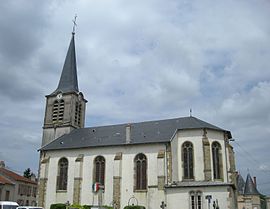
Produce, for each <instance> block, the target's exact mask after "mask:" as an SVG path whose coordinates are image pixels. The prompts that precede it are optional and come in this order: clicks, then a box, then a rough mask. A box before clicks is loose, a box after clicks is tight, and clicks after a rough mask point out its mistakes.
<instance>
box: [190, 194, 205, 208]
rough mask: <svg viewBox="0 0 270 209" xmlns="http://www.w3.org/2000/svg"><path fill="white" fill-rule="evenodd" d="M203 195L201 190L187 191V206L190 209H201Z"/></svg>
mask: <svg viewBox="0 0 270 209" xmlns="http://www.w3.org/2000/svg"><path fill="white" fill-rule="evenodd" d="M202 200H203V195H202V192H201V191H190V192H189V208H190V209H203V202H202Z"/></svg>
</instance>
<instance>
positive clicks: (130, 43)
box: [0, 0, 270, 195]
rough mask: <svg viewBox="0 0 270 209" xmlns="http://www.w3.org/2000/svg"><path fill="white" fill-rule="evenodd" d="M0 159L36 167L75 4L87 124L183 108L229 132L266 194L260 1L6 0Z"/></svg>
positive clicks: (267, 97)
mask: <svg viewBox="0 0 270 209" xmlns="http://www.w3.org/2000/svg"><path fill="white" fill-rule="evenodd" d="M0 13H1V16H2V17H1V18H0V112H1V114H0V160H4V161H5V164H6V166H7V167H8V168H10V169H12V170H14V171H17V172H20V173H23V171H24V170H25V169H26V168H30V169H31V170H32V171H34V172H35V173H37V170H38V160H39V153H38V151H37V150H38V149H39V148H40V145H41V137H42V125H43V120H44V112H45V95H48V94H50V93H52V92H53V91H54V90H55V89H56V87H57V84H58V81H59V78H60V74H61V71H62V67H63V63H64V59H65V56H66V52H67V49H68V45H69V42H70V39H71V32H72V27H73V22H72V20H73V19H74V16H75V14H77V27H76V35H75V44H76V53H77V69H78V79H79V88H80V91H82V92H83V93H84V96H85V98H86V99H87V100H88V103H87V111H86V126H87V127H89V126H99V125H105V124H117V123H127V122H140V121H145V120H159V119H168V118H176V117H185V116H189V115H190V109H192V115H193V116H194V117H197V118H200V119H202V120H204V121H207V122H209V123H211V124H214V125H216V126H219V127H221V128H223V129H226V130H230V131H231V133H232V136H233V139H234V141H233V142H231V144H232V145H233V147H234V151H235V155H236V164H237V170H238V171H239V172H240V173H241V174H242V176H243V177H244V178H246V175H247V173H248V172H249V173H250V174H251V175H252V176H256V177H257V184H258V190H259V191H260V192H261V193H263V194H267V195H270V161H269V156H270V154H269V149H270V139H269V136H270V126H269V124H270V24H269V20H270V1H269V0H237V1H236V0H227V1H221V0H217V1H212V0H170V1H165V0H148V1H145V0H136V1H127V0H76V1H71V0H59V1H52V0H47V1H41V0H40V1H37V0H19V1H18V0H17V1H15V0H6V1H1V7H0Z"/></svg>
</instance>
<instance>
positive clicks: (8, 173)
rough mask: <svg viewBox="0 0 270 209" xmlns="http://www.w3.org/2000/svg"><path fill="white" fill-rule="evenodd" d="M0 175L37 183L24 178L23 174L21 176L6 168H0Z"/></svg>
mask: <svg viewBox="0 0 270 209" xmlns="http://www.w3.org/2000/svg"><path fill="white" fill-rule="evenodd" d="M0 175H2V176H4V177H6V178H9V179H12V180H15V181H22V182H25V183H30V184H37V183H36V182H35V181H31V180H30V179H28V178H25V177H24V176H21V175H19V174H17V173H15V172H13V171H11V170H8V169H7V168H0Z"/></svg>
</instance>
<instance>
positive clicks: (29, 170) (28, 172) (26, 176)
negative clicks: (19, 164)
mask: <svg viewBox="0 0 270 209" xmlns="http://www.w3.org/2000/svg"><path fill="white" fill-rule="evenodd" d="M33 175H34V173H33V172H31V169H30V168H27V169H25V171H24V172H23V176H24V177H25V178H28V179H30V178H31V177H32V176H33Z"/></svg>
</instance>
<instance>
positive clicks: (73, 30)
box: [72, 15, 77, 35]
mask: <svg viewBox="0 0 270 209" xmlns="http://www.w3.org/2000/svg"><path fill="white" fill-rule="evenodd" d="M76 19H77V15H75V17H74V20H72V22H73V29H72V34H73V35H74V34H75V27H76V26H77V24H76Z"/></svg>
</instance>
